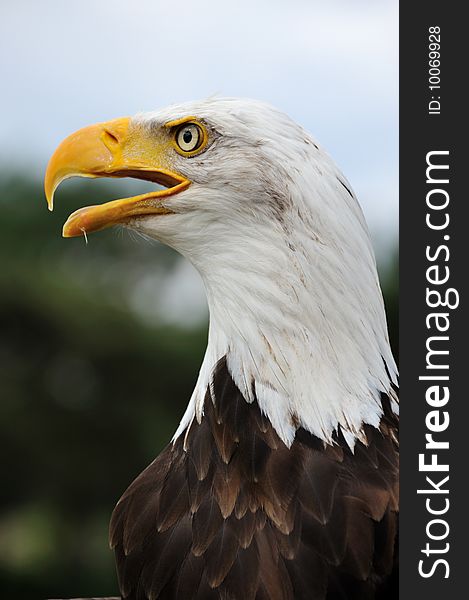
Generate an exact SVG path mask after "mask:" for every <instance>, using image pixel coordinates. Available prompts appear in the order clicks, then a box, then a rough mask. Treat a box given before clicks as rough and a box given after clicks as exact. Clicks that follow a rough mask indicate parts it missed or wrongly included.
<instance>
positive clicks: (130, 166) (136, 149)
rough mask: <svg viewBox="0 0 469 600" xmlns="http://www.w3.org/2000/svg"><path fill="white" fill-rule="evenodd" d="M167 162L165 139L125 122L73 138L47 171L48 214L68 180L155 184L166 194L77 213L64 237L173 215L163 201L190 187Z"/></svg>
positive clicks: (88, 130) (63, 145)
mask: <svg viewBox="0 0 469 600" xmlns="http://www.w3.org/2000/svg"><path fill="white" fill-rule="evenodd" d="M171 156H172V152H171V142H170V140H169V138H167V137H164V136H163V137H160V138H159V137H158V136H152V135H151V133H150V132H149V131H146V130H144V128H142V127H141V126H138V125H133V124H132V123H131V120H130V119H129V118H128V117H124V118H121V119H115V120H114V121H108V122H106V123H98V124H96V125H91V126H89V127H85V128H83V129H80V130H79V131H76V132H75V133H72V135H70V136H69V137H68V138H66V139H65V140H64V141H63V142H62V143H61V144H60V145H59V147H58V148H57V150H56V151H55V152H54V154H53V155H52V158H51V159H50V161H49V164H48V165H47V170H46V176H45V180H44V189H45V193H46V198H47V204H48V206H49V210H52V209H53V202H54V192H55V190H56V189H57V187H58V186H59V184H60V183H61V182H62V181H63V180H64V179H68V178H69V177H133V178H136V179H144V180H147V181H153V182H155V183H157V184H159V185H163V186H165V189H158V190H155V191H154V192H150V193H148V194H141V195H139V196H133V197H132V198H124V199H121V200H113V201H112V202H107V203H105V204H100V205H96V206H87V207H85V208H81V209H79V210H77V211H76V212H74V213H73V214H72V215H70V217H69V218H68V220H67V222H66V223H65V225H64V227H63V236H64V237H75V236H79V235H84V234H87V233H91V232H93V231H99V230H100V229H104V228H105V227H109V226H111V225H115V224H117V223H125V222H127V221H129V220H130V219H131V218H133V217H137V216H141V215H148V214H153V215H156V214H168V213H171V211H170V210H169V209H168V208H166V207H165V206H164V204H163V201H164V199H165V198H167V197H168V196H172V195H174V194H177V193H179V192H181V191H182V190H184V189H186V188H187V187H188V186H189V185H190V183H191V182H190V181H189V180H188V179H186V178H185V177H183V176H182V175H180V174H179V173H176V172H175V171H174V170H173V169H172V168H171V167H172V165H171Z"/></svg>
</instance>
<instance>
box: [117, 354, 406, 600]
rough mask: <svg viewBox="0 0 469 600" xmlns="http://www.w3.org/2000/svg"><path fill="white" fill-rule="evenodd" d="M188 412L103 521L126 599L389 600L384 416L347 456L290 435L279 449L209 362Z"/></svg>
mask: <svg viewBox="0 0 469 600" xmlns="http://www.w3.org/2000/svg"><path fill="white" fill-rule="evenodd" d="M212 395H213V398H214V401H212V398H211V396H210V394H209V393H207V396H206V400H205V408H204V410H205V414H204V417H203V419H202V421H201V423H200V424H199V423H197V422H196V421H194V422H193V423H192V425H191V426H190V430H189V432H188V434H187V436H186V448H185V449H184V447H183V444H184V439H183V437H184V436H181V437H179V438H178V439H177V440H176V442H175V443H174V444H171V445H169V446H168V447H167V448H166V449H165V450H164V451H163V452H162V453H161V455H160V456H159V457H158V458H157V459H156V460H155V461H154V462H153V463H152V464H151V465H150V466H149V467H148V468H147V469H146V470H145V471H144V472H143V473H142V474H141V475H140V476H139V477H138V478H137V479H136V480H135V481H134V483H133V484H132V485H131V486H130V487H129V489H128V490H127V491H126V492H125V494H124V496H123V497H122V499H121V500H120V502H119V503H118V505H117V507H116V509H115V511H114V514H113V517H112V521H111V545H112V547H113V548H114V549H115V553H116V561H117V570H118V576H119V585H120V589H121V594H122V597H123V598H125V599H128V600H157V599H168V600H171V599H182V600H184V599H188V600H189V599H190V600H212V599H213V600H339V599H340V600H369V599H376V600H378V599H379V600H385V599H386V600H392V599H395V598H397V596H398V592H397V513H398V491H397V485H398V449H397V441H396V435H397V420H396V417H395V415H394V414H393V413H392V412H391V410H390V409H389V401H388V399H387V398H386V397H383V410H384V416H383V418H382V421H381V424H380V428H379V429H376V428H374V427H371V426H366V427H365V433H366V437H367V441H368V444H367V445H364V444H362V443H361V442H357V444H356V446H355V449H354V452H353V453H352V452H351V451H350V449H349V448H348V446H347V444H346V443H345V440H344V439H343V436H342V435H341V433H340V432H339V434H338V435H337V436H336V443H334V445H324V443H323V442H322V441H320V440H318V439H317V438H315V437H314V436H312V435H311V434H309V433H307V432H306V431H305V430H302V429H300V430H298V433H297V436H296V438H295V441H294V443H293V444H292V446H291V448H287V447H286V446H285V444H284V443H283V442H282V441H281V440H280V439H279V437H278V435H277V434H276V433H275V431H274V430H273V428H272V426H271V425H270V423H269V422H268V420H267V419H266V418H265V417H264V416H263V415H262V413H261V411H260V410H259V407H258V405H257V403H256V402H253V403H252V404H249V403H247V402H246V401H245V399H244V398H243V397H242V395H241V394H240V392H239V390H238V389H237V388H236V386H235V384H234V383H233V381H232V379H231V377H230V374H229V372H228V369H227V367H226V363H225V361H224V360H222V361H220V363H219V365H218V367H217V369H216V372H215V377H214V383H213V389H212Z"/></svg>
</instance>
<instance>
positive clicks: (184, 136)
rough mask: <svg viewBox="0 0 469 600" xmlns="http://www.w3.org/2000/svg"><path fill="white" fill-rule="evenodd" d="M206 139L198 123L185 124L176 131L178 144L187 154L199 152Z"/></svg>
mask: <svg viewBox="0 0 469 600" xmlns="http://www.w3.org/2000/svg"><path fill="white" fill-rule="evenodd" d="M204 138H205V136H204V134H203V131H202V129H201V127H200V126H199V125H197V123H183V124H182V125H181V126H180V127H178V129H177V131H176V144H177V145H178V148H179V149H180V150H182V152H183V153H185V154H187V153H192V152H195V151H196V150H198V149H199V148H200V147H201V146H202V144H203V142H204Z"/></svg>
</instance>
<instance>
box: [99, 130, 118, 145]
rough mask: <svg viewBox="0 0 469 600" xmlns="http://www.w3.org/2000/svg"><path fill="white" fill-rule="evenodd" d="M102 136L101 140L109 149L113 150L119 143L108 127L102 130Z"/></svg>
mask: <svg viewBox="0 0 469 600" xmlns="http://www.w3.org/2000/svg"><path fill="white" fill-rule="evenodd" d="M102 138H103V142H104V143H105V145H106V147H107V148H109V150H113V149H114V148H115V147H116V146H118V145H119V143H120V142H119V139H118V138H117V136H116V135H115V134H114V133H112V131H109V129H105V130H104V131H103V135H102Z"/></svg>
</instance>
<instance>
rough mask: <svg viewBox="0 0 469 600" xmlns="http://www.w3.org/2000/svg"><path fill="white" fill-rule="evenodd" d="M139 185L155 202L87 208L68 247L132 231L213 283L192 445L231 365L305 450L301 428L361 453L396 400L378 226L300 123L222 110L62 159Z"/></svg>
mask: <svg viewBox="0 0 469 600" xmlns="http://www.w3.org/2000/svg"><path fill="white" fill-rule="evenodd" d="M73 176H79V177H93V178H94V177H133V178H137V179H143V180H147V181H150V182H154V183H155V184H158V188H155V190H154V191H151V192H149V193H146V194H142V195H139V196H135V197H131V198H124V199H120V200H114V201H112V202H108V203H106V204H98V205H94V206H88V207H86V208H81V209H79V210H78V211H76V212H74V213H73V214H72V215H71V216H70V217H69V219H68V220H67V222H66V223H65V225H64V229H63V235H64V236H65V237H74V236H79V235H86V234H89V233H91V232H93V231H97V230H100V229H103V228H105V227H108V226H111V225H122V226H124V227H130V228H132V229H134V230H136V231H138V232H141V233H142V234H145V235H147V236H150V237H152V238H155V239H157V240H159V241H161V242H163V243H165V244H167V245H169V246H171V247H172V248H174V249H176V250H177V251H178V252H180V253H181V254H182V255H184V256H185V257H186V258H187V259H189V260H190V261H191V262H192V263H193V265H194V266H195V267H196V269H197V270H198V271H199V273H200V275H201V277H202V279H203V282H204V285H205V289H206V293H207V300H208V304H209V310H210V327H209V338H208V346H207V350H206V354H205V358H204V361H203V364H202V367H201V370H200V374H199V378H198V382H197V384H196V387H195V390H194V393H193V395H192V398H191V400H190V402H189V406H188V408H187V411H186V414H185V416H184V417H183V420H182V422H181V425H180V427H179V429H178V431H177V432H176V436H177V435H179V434H180V433H182V432H183V431H184V430H185V429H186V428H187V425H188V424H189V423H190V422H191V420H192V419H194V418H197V419H200V418H201V415H202V411H203V402H204V397H205V393H206V390H207V388H210V383H211V378H212V375H213V371H214V368H215V365H216V364H217V362H218V361H219V360H220V359H221V358H223V357H226V361H227V365H228V368H229V370H230V373H231V375H232V377H233V380H234V381H235V383H236V385H237V386H238V388H239V389H240V391H241V392H242V394H243V395H244V397H245V399H246V401H247V402H251V401H253V400H254V398H255V399H256V400H257V401H258V403H259V406H260V408H261V410H262V411H263V412H264V413H265V414H266V415H267V416H268V417H269V419H270V421H271V423H272V424H273V426H274V427H275V429H276V431H277V433H278V434H279V436H280V437H281V438H282V439H283V441H284V442H285V443H286V444H287V445H289V444H291V443H292V441H293V439H294V436H295V432H296V430H297V429H298V427H304V428H305V429H306V430H308V431H310V432H311V433H313V434H315V435H316V436H318V437H320V438H321V439H323V440H325V441H330V440H331V439H332V436H333V433H334V431H337V429H338V427H339V426H340V427H341V429H342V431H343V433H344V435H345V436H346V439H347V441H348V442H349V444H350V445H351V446H353V443H354V440H355V439H356V438H361V436H362V434H363V426H364V424H367V423H368V424H372V425H375V426H377V425H378V423H379V421H380V418H381V416H382V404H381V401H380V395H381V394H382V393H385V394H389V395H390V396H391V397H392V398H393V404H392V406H393V409H394V410H396V411H397V402H396V399H395V397H394V395H393V391H392V390H393V383H395V381H396V366H395V363H394V360H393V357H392V354H391V351H390V348H389V340H388V334H387V327H386V319H385V314H384V307H383V301H382V296H381V290H380V287H379V282H378V277H377V273H376V265H375V259H374V254H373V250H372V246H371V243H370V238H369V234H368V230H367V226H366V223H365V220H364V217H363V214H362V211H361V209H360V206H359V204H358V202H357V200H356V198H355V195H354V193H353V191H352V189H351V186H350V184H349V183H348V182H347V180H346V179H345V177H344V176H343V175H342V173H341V172H340V171H339V169H338V168H337V167H336V165H335V164H334V162H333V161H332V160H331V158H330V157H329V156H328V155H327V154H326V153H325V152H324V150H323V149H322V148H321V147H320V146H319V145H318V144H317V143H316V142H315V141H314V140H313V138H312V137H311V136H310V135H309V134H308V133H306V132H305V131H304V130H303V129H302V128H301V127H300V126H299V125H297V124H296V123H295V122H293V121H292V120H291V119H290V118H288V117H287V116H286V115H284V114H283V113H281V112H279V111H277V110H276V109H274V108H272V107H271V106H269V105H266V104H263V103H260V102H256V101H252V100H243V99H236V98H210V99H207V100H203V101H200V102H192V103H187V104H181V105H175V106H170V107H168V108H166V109H163V110H159V111H156V112H151V113H144V114H138V115H136V116H134V117H131V118H120V119H116V120H113V121H109V122H105V123H99V124H97V125H92V126H90V127H86V128H84V129H81V130H79V131H77V132H76V133H74V134H72V135H71V136H69V137H68V138H66V139H65V140H64V141H63V142H62V144H60V146H59V147H58V148H57V150H56V152H55V153H54V155H53V156H52V158H51V160H50V162H49V165H48V168H47V172H46V177H45V192H46V197H47V200H48V203H49V208H51V209H52V205H53V196H54V192H55V190H56V188H57V186H58V185H59V184H60V182H61V181H63V180H64V179H66V178H69V177H73Z"/></svg>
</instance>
